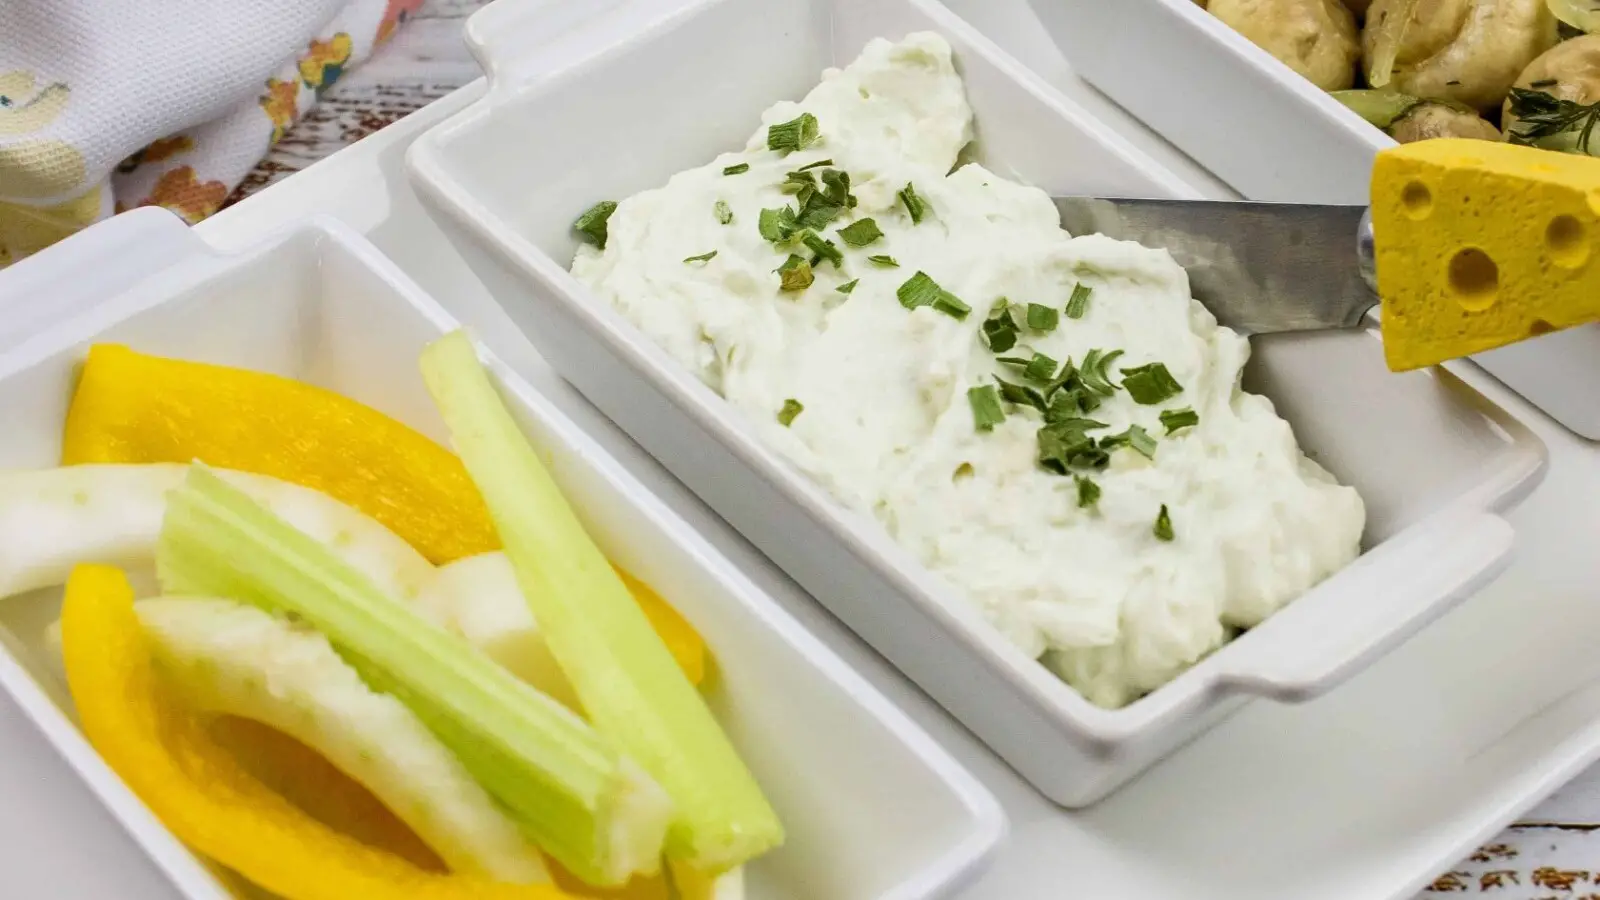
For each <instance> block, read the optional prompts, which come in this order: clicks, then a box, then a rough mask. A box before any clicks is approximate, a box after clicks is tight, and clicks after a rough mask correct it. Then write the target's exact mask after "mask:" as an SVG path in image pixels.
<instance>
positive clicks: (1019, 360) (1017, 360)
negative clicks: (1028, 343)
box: [994, 356, 1033, 368]
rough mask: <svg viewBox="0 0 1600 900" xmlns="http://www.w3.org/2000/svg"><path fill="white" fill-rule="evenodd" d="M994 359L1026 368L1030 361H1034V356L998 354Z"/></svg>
mask: <svg viewBox="0 0 1600 900" xmlns="http://www.w3.org/2000/svg"><path fill="white" fill-rule="evenodd" d="M994 361H995V362H997V363H1002V364H1004V365H1008V366H1016V367H1018V368H1026V367H1027V365H1028V363H1031V362H1033V357H1031V356H996V357H995V358H994Z"/></svg>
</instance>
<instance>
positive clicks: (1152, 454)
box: [1100, 425, 1156, 459]
mask: <svg viewBox="0 0 1600 900" xmlns="http://www.w3.org/2000/svg"><path fill="white" fill-rule="evenodd" d="M1100 446H1101V447H1103V448H1105V449H1106V450H1115V449H1116V448H1118V447H1122V446H1128V447H1132V448H1133V449H1135V450H1137V451H1139V454H1140V455H1141V456H1143V457H1144V458H1145V459H1155V458H1156V439H1155V438H1153V437H1151V436H1150V432H1148V431H1145V430H1144V428H1143V427H1141V426H1139V425H1129V426H1128V429H1127V430H1126V431H1123V432H1121V433H1118V434H1112V435H1107V436H1105V437H1103V438H1101V439H1100Z"/></svg>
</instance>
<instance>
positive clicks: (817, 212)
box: [795, 191, 844, 231]
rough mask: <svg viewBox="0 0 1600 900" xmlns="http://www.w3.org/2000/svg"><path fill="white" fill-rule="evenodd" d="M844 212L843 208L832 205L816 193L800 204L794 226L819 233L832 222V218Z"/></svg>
mask: <svg viewBox="0 0 1600 900" xmlns="http://www.w3.org/2000/svg"><path fill="white" fill-rule="evenodd" d="M843 211H844V207H843V206H842V205H840V204H837V203H834V202H833V201H832V200H830V199H828V198H827V197H826V196H824V195H823V194H822V192H820V191H818V192H815V193H813V194H812V195H811V196H810V197H808V198H807V199H806V201H805V203H803V204H801V206H800V212H799V213H798V214H797V215H796V216H795V225H796V227H798V228H809V229H811V230H812V231H821V230H822V229H823V227H824V226H826V225H827V224H828V223H829V222H832V221H833V220H834V217H836V216H838V215H839V213H841V212H843Z"/></svg>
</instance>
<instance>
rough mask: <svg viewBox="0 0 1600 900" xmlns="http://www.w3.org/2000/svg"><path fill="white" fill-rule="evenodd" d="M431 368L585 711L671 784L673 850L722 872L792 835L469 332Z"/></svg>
mask: <svg viewBox="0 0 1600 900" xmlns="http://www.w3.org/2000/svg"><path fill="white" fill-rule="evenodd" d="M422 373H423V378H424V380H425V381H426V382H427V385H428V390H429V392H430V393H432V394H433V397H434V401H435V402H436V403H437V404H438V405H439V409H440V411H441V412H442V414H443V416H444V420H445V424H446V425H447V426H448V427H449V430H450V434H451V439H452V441H453V442H454V444H455V448H456V451H457V452H458V453H460V454H461V458H462V461H463V462H465V463H466V466H467V473H468V474H469V475H470V476H471V477H472V480H473V481H474V482H475V483H476V484H477V485H478V490H479V491H481V492H482V493H483V499H484V502H485V503H486V504H487V505H488V507H489V515H490V517H491V518H492V519H493V520H494V524H495V528H496V529H497V530H498V531H499V534H500V540H501V543H502V544H504V545H505V550H506V555H508V556H509V557H510V558H511V561H512V564H513V566H514V567H515V568H516V571H517V579H518V582H519V583H520V584H521V585H522V593H523V596H524V597H525V598H526V599H527V601H528V603H529V605H530V606H531V607H532V608H533V614H534V618H535V619H537V620H538V624H539V630H540V631H541V632H542V633H543V634H544V636H545V640H546V641H547V642H548V644H549V646H550V650H551V652H552V653H553V654H554V655H555V658H556V662H557V663H559V664H560V666H561V669H562V671H564V672H565V673H566V675H567V679H568V680H569V681H570V682H571V683H572V686H573V689H574V690H575V691H576V692H577V695H578V698H579V700H580V701H581V702H582V704H583V708H584V711H585V713H586V714H587V715H588V717H589V720H590V721H591V722H593V723H594V725H595V727H596V728H598V729H599V730H600V731H601V733H603V734H605V735H607V736H608V737H610V738H612V739H613V740H615V741H616V742H617V743H618V745H619V746H621V747H622V748H623V749H624V750H626V751H627V752H628V753H630V754H632V756H633V758H634V759H637V760H638V761H639V764H640V765H642V766H644V768H645V770H646V771H648V772H649V773H650V774H651V775H653V776H654V777H655V779H656V780H657V781H658V782H659V783H660V784H661V786H662V787H663V788H665V789H666V791H667V794H668V795H670V796H671V797H672V800H673V804H674V807H675V809H674V817H673V822H672V827H671V828H670V829H669V831H668V833H667V853H668V855H669V856H670V857H671V858H673V859H677V860H682V861H684V862H687V863H689V864H691V865H693V866H694V867H695V868H697V869H699V870H700V871H703V872H709V873H715V872H720V871H723V870H726V869H729V868H731V867H733V866H736V865H739V864H740V863H742V862H744V861H746V860H748V859H751V858H753V857H755V856H757V855H759V854H761V853H763V852H765V851H767V850H769V849H771V848H773V847H775V846H777V845H778V844H780V843H782V841H783V826H782V825H781V824H780V823H779V822H778V818H777V815H776V814H775V813H774V812H773V810H772V807H771V806H770V805H769V804H768V803H767V800H766V798H765V797H764V796H762V793H761V789H760V787H759V786H758V785H757V784H756V781H755V777H754V776H753V775H752V774H751V773H750V770H749V769H748V768H746V767H745V764H744V762H743V761H742V760H740V759H739V755H738V753H737V752H735V751H734V749H733V745H732V744H731V743H730V742H729V741H728V738H727V736H726V735H724V734H723V733H722V729H721V728H720V727H719V726H718V725H717V722H716V719H715V718H713V717H712V715H711V711H710V709H708V708H707V707H706V705H705V701H704V700H703V699H702V698H701V697H700V695H699V693H698V692H696V691H695V689H694V686H693V685H691V684H690V683H689V680H688V679H687V678H686V677H684V675H683V672H682V671H681V670H680V669H679V668H678V666H677V664H676V663H675V662H673V659H672V654H671V653H670V652H669V651H668V650H667V648H666V645H665V644H663V643H662V642H661V640H660V638H659V637H658V636H657V635H656V633H655V631H654V630H653V629H652V628H651V627H650V623H649V620H648V619H646V618H645V615H644V613H643V612H641V611H640V609H639V606H638V604H637V603H635V602H634V601H633V598H632V597H631V596H630V595H629V593H628V590H627V588H626V587H625V586H624V585H623V583H622V580H621V579H620V578H618V577H617V575H616V573H615V572H614V571H613V570H612V568H611V566H610V564H609V563H608V562H607V561H606V558H605V556H604V555H602V554H601V552H600V549H599V548H598V547H596V546H595V544H594V542H593V541H592V540H591V539H590V538H589V536H588V534H586V533H585V532H584V530H583V525H582V523H580V522H579V521H578V518H577V516H576V515H575V514H574V512H573V510H572V507H571V506H569V505H568V504H567V501H566V499H565V498H564V497H563V496H562V495H561V491H560V489H559V488H558V487H557V486H556V483H555V481H554V480H553V479H552V478H551V477H550V475H549V473H548V472H547V471H545V468H544V466H543V464H541V463H540V461H539V458H538V456H537V455H536V454H535V453H534V450H533V448H532V447H531V446H530V445H529V444H528V441H527V439H526V438H524V437H523V435H522V433H521V432H520V431H519V430H518V429H517V426H516V423H515V422H514V421H512V419H511V414H510V413H509V412H508V411H507V410H506V408H505V406H504V404H503V403H502V402H501V401H500V397H499V395H498V394H496V393H495V389H494V387H493V386H492V385H491V384H490V383H489V378H488V375H487V374H486V373H485V372H484V370H483V368H482V366H481V365H480V364H479V363H478V357H477V352H476V350H475V349H474V348H473V344H472V341H471V339H470V338H469V337H468V336H467V335H466V333H465V332H461V331H457V332H454V333H452V334H449V335H446V336H445V337H443V338H441V339H440V340H438V341H435V342H434V343H433V344H431V345H429V346H428V348H427V349H426V350H424V351H423V355H422Z"/></svg>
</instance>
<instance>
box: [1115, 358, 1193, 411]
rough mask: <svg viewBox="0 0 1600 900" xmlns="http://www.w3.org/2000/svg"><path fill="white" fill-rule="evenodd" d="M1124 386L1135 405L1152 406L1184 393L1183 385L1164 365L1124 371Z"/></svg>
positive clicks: (1138, 367)
mask: <svg viewBox="0 0 1600 900" xmlns="http://www.w3.org/2000/svg"><path fill="white" fill-rule="evenodd" d="M1122 386H1123V387H1125V388H1127V389H1128V396H1130V397H1132V398H1133V400H1134V402H1135V403H1142V404H1144V405H1145V406H1152V405H1154V404H1157V403H1160V402H1162V401H1163V400H1169V399H1171V398H1173V397H1176V396H1177V395H1178V394H1180V393H1182V391H1183V385H1181V384H1179V383H1178V380H1177V379H1176V378H1173V377H1172V373H1171V372H1168V371H1167V367H1166V366H1165V365H1163V364H1162V363H1150V364H1149V365H1143V366H1137V367H1135V368H1132V369H1123V370H1122Z"/></svg>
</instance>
